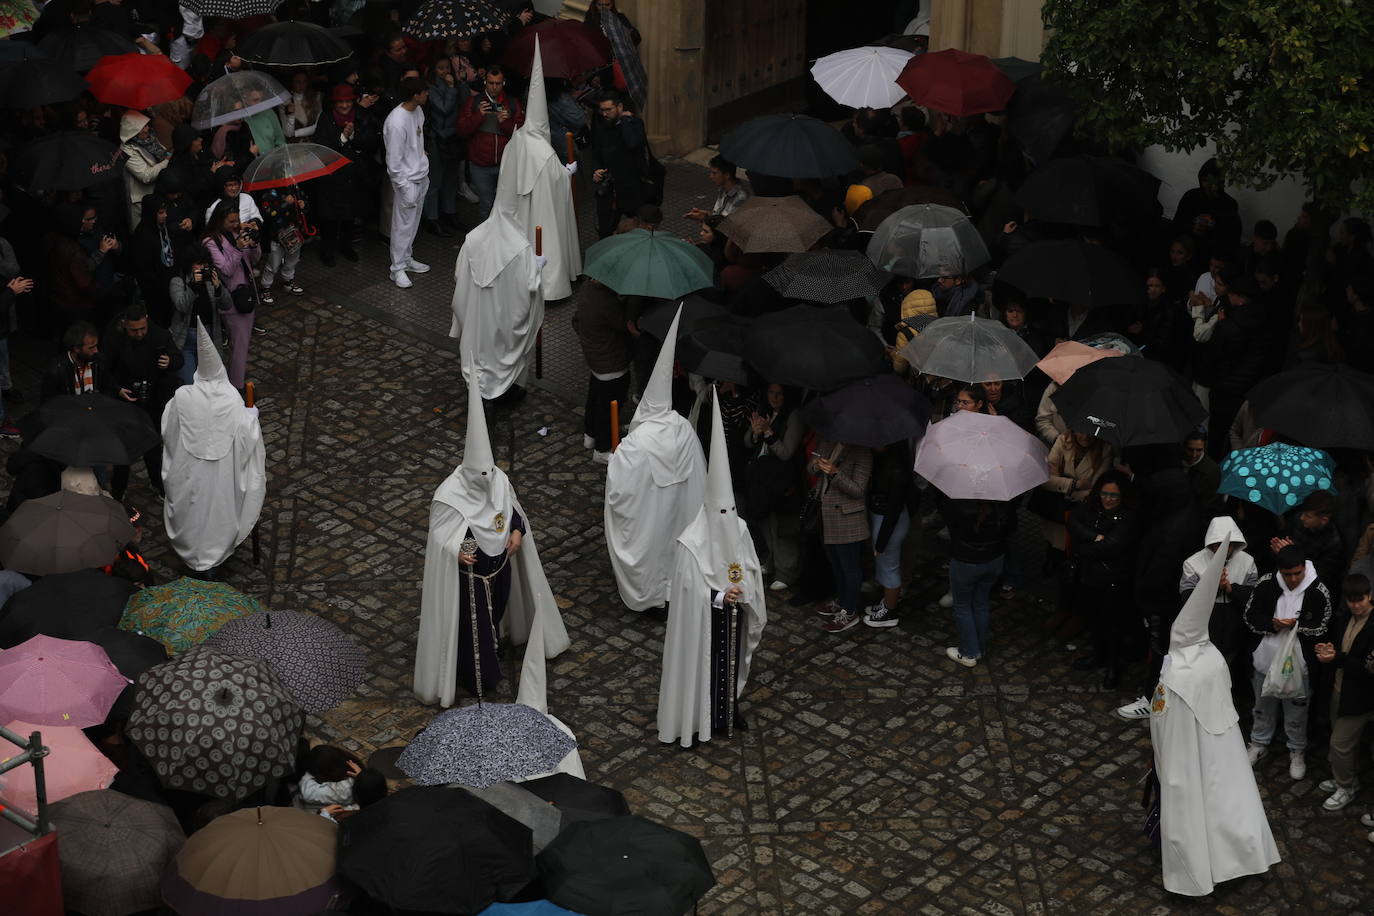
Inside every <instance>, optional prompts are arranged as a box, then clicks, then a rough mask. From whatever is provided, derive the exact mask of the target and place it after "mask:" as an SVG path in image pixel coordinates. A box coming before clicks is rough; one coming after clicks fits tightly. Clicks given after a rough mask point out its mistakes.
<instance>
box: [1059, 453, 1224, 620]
mask: <svg viewBox="0 0 1374 916" xmlns="http://www.w3.org/2000/svg"><path fill="white" fill-rule="evenodd" d="M1145 488H1146V490H1147V492H1148V496H1149V508H1148V510H1147V511H1146V513H1145V518H1146V522H1145V525H1146V527H1145V530H1144V532H1143V534H1142V535H1141V538H1140V547H1139V549H1138V551H1137V552H1136V565H1135V579H1134V585H1133V592H1134V596H1135V604H1136V607H1137V608H1138V609H1139V610H1140V613H1141V614H1143V615H1144V616H1145V619H1146V620H1147V621H1149V622H1150V625H1151V629H1152V631H1153V630H1154V628H1155V626H1156V625H1157V626H1158V627H1159V632H1161V633H1167V631H1168V628H1169V627H1170V626H1172V625H1173V620H1174V618H1175V617H1176V616H1178V612H1179V609H1180V608H1181V607H1182V606H1183V605H1182V603H1181V601H1180V600H1179V594H1178V576H1179V570H1180V569H1182V568H1183V561H1185V560H1187V559H1188V557H1190V556H1192V554H1193V552H1194V551H1196V550H1197V545H1198V543H1199V542H1200V541H1201V540H1202V538H1203V532H1204V531H1205V529H1206V520H1205V519H1204V518H1203V517H1202V514H1201V513H1200V512H1199V511H1198V508H1197V505H1196V504H1195V503H1194V502H1193V494H1192V490H1191V489H1190V488H1189V486H1188V475H1187V474H1185V473H1184V472H1183V470H1182V469H1181V468H1170V469H1168V470H1165V471H1160V472H1158V473H1156V474H1155V475H1153V476H1152V477H1150V478H1149V480H1147V481H1145ZM1078 548H1079V544H1078V542H1077V541H1075V542H1074V551H1075V554H1077V552H1078ZM1089 552H1090V553H1091V548H1090V549H1089Z"/></svg>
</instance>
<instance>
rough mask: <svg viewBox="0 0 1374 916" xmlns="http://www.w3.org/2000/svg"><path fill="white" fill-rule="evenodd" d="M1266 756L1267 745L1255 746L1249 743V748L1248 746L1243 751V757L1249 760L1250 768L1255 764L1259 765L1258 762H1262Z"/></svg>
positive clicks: (1267, 752) (1267, 751)
mask: <svg viewBox="0 0 1374 916" xmlns="http://www.w3.org/2000/svg"><path fill="white" fill-rule="evenodd" d="M1268 754H1269V745H1267V744H1255V743H1254V742H1253V741H1252V742H1251V743H1250V746H1249V747H1248V748H1246V749H1245V756H1246V757H1248V758H1249V760H1250V766H1254V765H1255V764H1257V763H1259V762H1260V761H1261V760H1263V759H1264V758H1265V757H1266V756H1267V755H1268Z"/></svg>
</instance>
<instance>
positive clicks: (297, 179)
mask: <svg viewBox="0 0 1374 916" xmlns="http://www.w3.org/2000/svg"><path fill="white" fill-rule="evenodd" d="M352 161H353V160H351V159H349V158H348V157H347V156H341V155H339V154H338V153H336V152H334V151H333V150H332V149H330V148H329V147H327V146H321V145H320V144H318V143H288V144H287V145H286V146H279V147H277V148H276V149H274V150H272V151H271V152H270V153H265V154H263V155H261V156H259V157H258V158H256V159H254V160H253V164H252V165H250V166H248V170H247V171H246V172H244V175H243V187H244V189H245V190H248V191H265V190H267V189H268V188H284V187H288V186H290V185H293V184H300V183H301V182H303V181H309V180H310V179H312V178H322V177H324V176H325V175H328V174H330V173H331V172H337V171H338V170H339V169H341V168H343V167H344V166H346V165H348V164H349V163H350V162H352Z"/></svg>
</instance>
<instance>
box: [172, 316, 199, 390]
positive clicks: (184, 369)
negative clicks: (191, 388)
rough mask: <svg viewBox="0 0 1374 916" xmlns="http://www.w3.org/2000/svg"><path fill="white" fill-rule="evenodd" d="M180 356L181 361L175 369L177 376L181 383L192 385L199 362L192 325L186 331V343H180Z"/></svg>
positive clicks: (194, 331)
mask: <svg viewBox="0 0 1374 916" xmlns="http://www.w3.org/2000/svg"><path fill="white" fill-rule="evenodd" d="M181 358H182V360H183V362H182V364H181V368H180V369H179V370H178V371H177V378H179V379H181V383H182V384H183V385H194V384H195V382H196V366H198V365H199V364H200V349H199V347H198V346H197V341H196V329H195V326H194V325H193V326H192V327H191V328H190V329H189V330H188V331H187V332H186V343H184V344H182V345H181Z"/></svg>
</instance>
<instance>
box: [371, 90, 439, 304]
mask: <svg viewBox="0 0 1374 916" xmlns="http://www.w3.org/2000/svg"><path fill="white" fill-rule="evenodd" d="M398 92H399V94H400V95H401V96H402V97H403V98H404V99H405V101H403V102H402V103H401V104H399V105H397V106H396V107H395V108H393V109H392V110H391V114H389V115H387V116H386V123H385V124H383V125H382V141H383V143H384V144H385V146H386V173H387V175H388V176H389V177H390V178H391V188H392V190H393V191H394V192H395V196H394V198H393V200H392V203H391V282H393V283H395V284H396V285H397V286H399V287H400V288H401V289H409V288H410V287H411V285H412V284H411V282H410V276H409V274H408V273H407V271H409V272H411V273H417V274H422V273H425V272H426V271H428V270H429V265H428V264H422V263H420V262H419V261H417V260H415V258H414V257H412V256H411V248H412V247H413V246H414V244H415V233H416V232H417V231H418V230H419V228H420V213H421V210H422V209H423V207H424V202H425V194H426V193H427V192H428V191H429V157H428V156H426V155H425V110H424V105H425V102H426V101H428V99H429V89H428V87H427V86H426V85H425V83H424V80H421V79H420V78H418V77H413V76H408V77H406V78H405V79H403V80H401V83H400V86H399V87H398Z"/></svg>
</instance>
